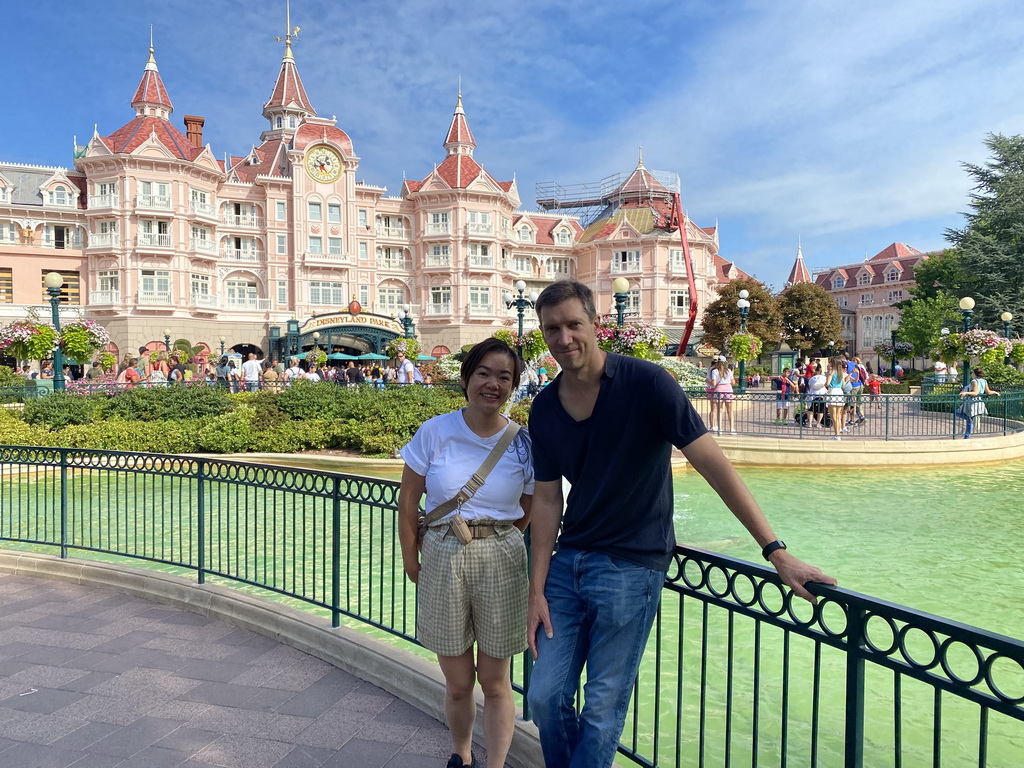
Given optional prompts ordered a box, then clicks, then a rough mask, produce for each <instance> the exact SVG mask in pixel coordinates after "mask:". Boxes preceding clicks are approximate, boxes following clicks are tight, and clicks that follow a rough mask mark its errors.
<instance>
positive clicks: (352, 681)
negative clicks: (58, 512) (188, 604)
mask: <svg viewBox="0 0 1024 768" xmlns="http://www.w3.org/2000/svg"><path fill="white" fill-rule="evenodd" d="M448 750H449V740H448V732H447V730H446V729H445V728H444V726H443V725H441V724H440V723H439V722H437V721H436V720H434V719H433V718H431V717H429V716H427V715H425V714H423V713H422V712H420V711H419V710H417V709H415V708H414V707H412V706H411V705H409V704H407V703H405V702H403V701H401V700H400V699H397V698H395V697H394V696H392V695H390V694H388V693H386V692H385V691H383V690H381V689H380V688H377V687H376V686H374V685H371V684H369V683H367V682H365V681H363V680H360V679H359V678H358V677H355V676H353V675H351V674H349V673H347V672H344V671H342V670H340V669H338V668H336V667H334V666H332V665H330V664H328V663H326V662H324V661H321V660H319V659H316V658H314V657H312V656H309V655H308V654H305V653H302V652H301V651H298V650H295V649H294V648H291V647H289V646H285V645H282V644H280V643H278V642H276V641H274V640H271V639H269V638H266V637H264V636H262V635H258V634H256V633H254V632H250V631H248V630H245V629H239V628H237V627H233V626H231V625H229V624H226V623H223V622H220V621H215V620H213V619H209V618H207V617H204V616H200V615H198V614H194V613H190V612H188V611H183V610H178V609H175V608H169V607H167V606H163V605H160V604H158V603H154V602H151V601H149V600H145V599H141V598H137V597H130V596H127V595H122V594H119V593H116V592H107V591H104V590H101V589H96V588H93V587H85V586H79V585H76V584H69V583H65V582H60V581H49V580H46V579H40V578H32V577H27V576H19V575H4V574H0V766H5V767H7V766H10V767H11V768H67V767H68V766H74V768H115V766H116V767H117V768H136V767H138V768H165V767H166V768H172V767H178V768H211V766H221V767H222V768H317V767H318V766H323V767H324V768H385V767H386V768H430V767H431V766H443V765H444V764H445V761H446V760H447V758H448V754H449V752H448ZM481 756H482V755H481ZM482 762H483V761H481V763H482Z"/></svg>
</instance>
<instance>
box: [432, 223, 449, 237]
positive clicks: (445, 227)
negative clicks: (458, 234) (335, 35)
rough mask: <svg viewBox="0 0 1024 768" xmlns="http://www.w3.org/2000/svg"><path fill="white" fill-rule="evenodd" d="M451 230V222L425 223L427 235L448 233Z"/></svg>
mask: <svg viewBox="0 0 1024 768" xmlns="http://www.w3.org/2000/svg"><path fill="white" fill-rule="evenodd" d="M451 232H452V225H451V224H427V234H428V235H450V234H451Z"/></svg>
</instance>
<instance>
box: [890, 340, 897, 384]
mask: <svg viewBox="0 0 1024 768" xmlns="http://www.w3.org/2000/svg"><path fill="white" fill-rule="evenodd" d="M889 336H890V340H891V341H892V371H890V373H889V375H890V376H892V377H893V378H896V329H895V328H893V329H892V332H891V333H890V334H889Z"/></svg>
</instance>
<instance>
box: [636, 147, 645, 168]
mask: <svg viewBox="0 0 1024 768" xmlns="http://www.w3.org/2000/svg"><path fill="white" fill-rule="evenodd" d="M636 167H637V168H643V167H644V148H643V145H641V146H640V157H639V158H638V159H637V161H636Z"/></svg>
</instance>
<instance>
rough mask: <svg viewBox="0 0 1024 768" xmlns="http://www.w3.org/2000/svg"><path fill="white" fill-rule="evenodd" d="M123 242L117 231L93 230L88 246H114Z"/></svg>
mask: <svg viewBox="0 0 1024 768" xmlns="http://www.w3.org/2000/svg"><path fill="white" fill-rule="evenodd" d="M120 244H121V237H120V235H119V234H118V233H117V232H93V233H91V234H90V235H89V244H88V245H87V246H86V247H87V248H113V247H114V246H118V245H120Z"/></svg>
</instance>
